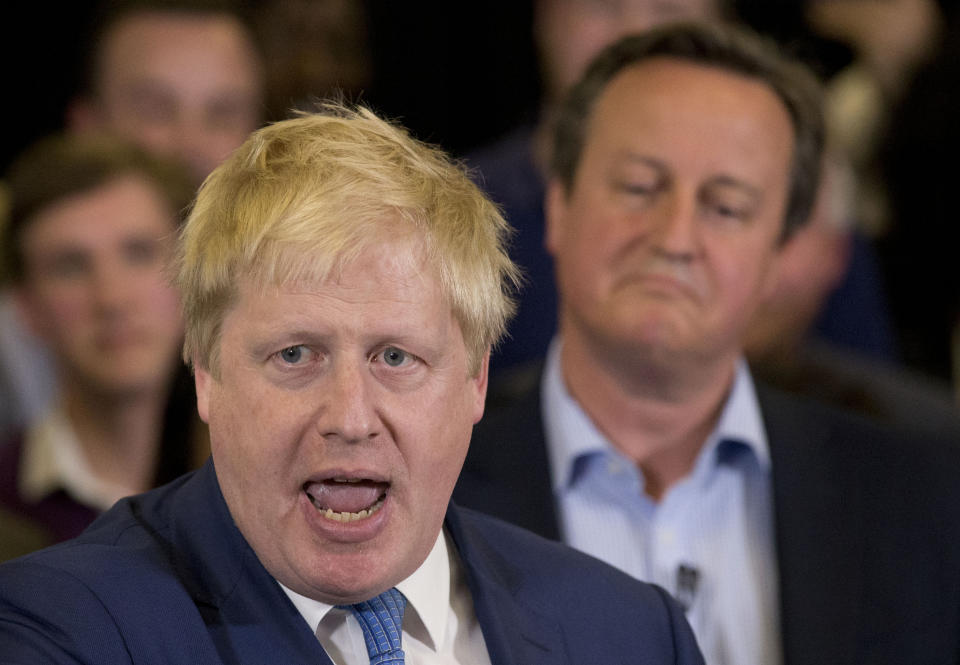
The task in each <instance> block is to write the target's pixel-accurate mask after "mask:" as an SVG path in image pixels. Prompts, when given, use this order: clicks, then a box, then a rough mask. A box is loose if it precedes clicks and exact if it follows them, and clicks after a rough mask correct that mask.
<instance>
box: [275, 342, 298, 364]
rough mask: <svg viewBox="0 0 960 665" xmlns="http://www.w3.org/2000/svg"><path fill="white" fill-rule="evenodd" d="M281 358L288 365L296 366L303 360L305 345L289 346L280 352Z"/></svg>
mask: <svg viewBox="0 0 960 665" xmlns="http://www.w3.org/2000/svg"><path fill="white" fill-rule="evenodd" d="M280 358H281V360H283V361H284V362H286V363H289V364H291V365H295V364H297V363H298V362H300V361H301V360H302V359H303V345H302V344H298V345H297V346H289V347H287V348H285V349H283V350H282V351H281V352H280Z"/></svg>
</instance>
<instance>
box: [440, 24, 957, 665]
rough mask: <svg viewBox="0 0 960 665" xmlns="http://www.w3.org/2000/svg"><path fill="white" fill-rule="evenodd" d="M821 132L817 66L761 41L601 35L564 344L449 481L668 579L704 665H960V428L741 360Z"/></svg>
mask: <svg viewBox="0 0 960 665" xmlns="http://www.w3.org/2000/svg"><path fill="white" fill-rule="evenodd" d="M822 132H823V129H822V120H821V116H820V108H819V95H818V90H817V86H816V83H815V82H814V81H813V79H812V78H811V76H810V75H809V74H808V73H807V72H806V71H805V70H803V69H802V68H800V67H799V66H798V65H797V64H795V63H793V62H791V61H789V60H786V59H784V58H783V57H782V56H780V55H779V54H778V53H777V52H776V51H775V50H773V49H772V48H771V47H770V46H769V45H767V44H765V43H764V42H762V41H760V40H759V39H758V38H756V37H755V36H752V35H750V34H748V33H746V32H743V31H739V30H735V29H732V28H726V27H713V28H710V27H707V26H699V25H692V24H691V25H674V26H669V27H664V28H662V29H659V30H654V31H651V32H648V33H646V34H643V35H638V36H633V37H628V38H625V39H624V40H622V41H620V42H618V43H617V44H615V45H613V46H611V47H610V48H608V49H607V50H605V51H604V52H602V53H601V54H600V56H599V57H598V59H597V60H595V61H594V63H593V64H592V65H591V66H590V68H589V69H588V70H587V72H586V74H585V75H584V77H583V78H582V79H581V80H580V81H579V83H578V84H577V85H576V86H575V87H574V89H573V91H572V93H571V95H570V96H569V97H568V99H567V101H566V102H565V105H564V106H563V108H562V109H561V111H560V115H559V117H558V126H557V133H556V141H555V145H554V155H553V166H552V174H553V176H552V180H551V183H550V185H549V188H548V193H547V199H546V208H547V222H548V224H547V245H548V247H549V249H550V251H551V253H552V254H553V257H554V259H555V262H556V267H557V281H558V288H559V295H560V301H561V316H560V332H559V335H558V336H557V337H556V338H555V340H554V343H553V345H552V347H551V350H550V352H549V355H548V357H547V360H546V365H545V367H544V369H543V372H542V376H540V377H539V380H538V381H536V384H537V385H536V386H534V387H533V388H531V389H530V390H529V391H528V392H527V393H526V394H525V395H523V396H522V397H520V398H519V401H518V402H516V403H514V404H513V405H511V406H510V407H508V408H506V409H504V410H503V411H501V412H500V413H496V414H491V415H490V416H488V418H487V419H485V420H484V421H482V422H481V423H480V424H479V426H478V427H477V428H476V430H475V435H474V442H473V446H472V448H471V453H470V456H469V457H468V460H467V463H466V466H465V470H464V474H463V475H462V476H461V479H460V483H459V485H458V490H457V492H455V495H454V496H455V498H456V499H458V500H459V501H461V502H463V503H465V504H466V505H470V506H473V507H476V508H480V509H483V510H487V511H489V512H492V513H494V514H497V515H500V516H502V517H505V518H507V519H512V520H514V521H515V522H517V523H519V524H522V525H523V526H526V527H528V528H531V529H534V530H536V531H539V532H540V533H542V534H544V535H547V536H550V537H553V538H558V539H560V538H562V539H563V540H564V541H565V542H567V543H569V544H572V545H574V546H575V547H577V548H579V549H581V550H584V551H586V552H588V553H591V554H594V555H595V556H598V557H599V558H602V559H604V560H606V561H608V562H610V563H613V564H615V565H616V566H618V567H619V568H621V569H623V570H625V571H627V572H629V573H631V574H632V575H634V576H636V577H639V578H641V579H645V580H652V581H657V582H658V583H659V584H661V585H663V586H665V587H667V588H668V589H670V590H672V591H673V592H674V593H675V594H676V596H677V597H678V598H679V599H680V600H681V602H683V603H684V604H685V605H686V606H687V616H688V618H689V619H690V621H691V624H692V626H693V628H694V631H695V633H696V634H697V639H698V641H699V643H700V645H701V647H702V649H703V651H704V654H705V657H706V660H707V662H710V663H713V664H716V665H723V664H729V665H741V664H749V663H756V664H763V665H770V664H775V663H780V662H782V663H787V664H790V665H796V664H800V663H803V664H806V663H809V664H811V665H812V664H814V663H838V664H839V663H850V664H851V665H852V664H853V663H859V664H862V663H892V662H937V663H954V662H956V659H957V653H958V647H957V637H958V633H957V627H958V619H960V603H958V599H960V593H958V592H960V548H958V544H960V490H958V487H957V483H956V477H957V473H958V469H960V464H958V460H957V451H956V450H955V446H953V445H952V444H954V443H955V442H949V444H948V443H942V442H934V441H931V440H929V438H925V437H914V438H908V437H906V436H903V435H901V434H900V433H897V432H894V431H888V430H885V429H882V428H880V427H878V426H875V425H873V424H871V423H868V422H866V421H862V420H860V419H857V418H855V417H852V416H848V415H846V414H843V413H838V412H833V411H830V410H829V409H827V408H823V407H819V406H815V405H809V404H801V403H797V402H793V401H790V400H788V399H786V398H784V397H782V396H778V395H775V394H773V393H769V392H767V391H763V390H760V389H757V388H755V387H754V384H753V381H752V379H751V376H750V372H749V370H748V368H747V366H746V364H745V362H744V361H743V359H742V344H743V336H744V332H745V329H746V327H747V325H748V322H749V320H750V317H751V314H752V313H753V311H754V310H755V309H756V308H757V306H758V304H759V303H760V302H762V301H763V299H764V298H765V297H766V296H767V295H768V294H769V292H770V291H771V289H772V287H773V285H774V283H775V277H776V274H777V268H778V258H779V252H780V248H781V247H782V246H783V243H784V242H785V241H786V239H787V238H789V236H790V234H791V232H792V231H793V230H794V229H796V228H797V227H799V226H800V225H801V224H803V223H804V222H805V221H806V219H807V216H808V214H809V211H810V207H811V205H812V203H813V200H814V194H815V189H816V184H817V181H818V170H819V167H820V161H821V148H822V146H821V144H822Z"/></svg>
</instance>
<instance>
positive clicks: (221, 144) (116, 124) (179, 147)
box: [78, 13, 261, 182]
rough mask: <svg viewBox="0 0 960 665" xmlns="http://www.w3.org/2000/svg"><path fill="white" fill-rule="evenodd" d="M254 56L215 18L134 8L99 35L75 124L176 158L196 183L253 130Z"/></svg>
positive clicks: (241, 37) (223, 19)
mask: <svg viewBox="0 0 960 665" xmlns="http://www.w3.org/2000/svg"><path fill="white" fill-rule="evenodd" d="M260 99H261V90H260V71H259V64H258V62H257V56H256V54H255V52H254V50H253V47H252V45H251V43H250V40H249V37H248V36H247V35H246V33H245V32H244V30H243V27H242V26H241V24H240V23H239V22H238V21H236V20H235V19H233V18H230V17H227V16H217V15H209V16H205V15H189V14H183V15H181V14H176V13H141V14H135V15H132V16H129V17H126V18H124V19H121V20H120V22H119V23H118V24H117V25H115V26H114V27H113V28H112V29H111V30H110V31H109V32H108V33H107V35H106V38H105V43H104V45H103V52H102V58H101V61H100V63H99V78H98V81H97V98H96V99H95V100H93V101H92V102H90V104H89V105H88V106H87V107H86V108H85V110H84V112H83V113H81V114H79V115H80V117H79V119H78V123H79V124H80V125H86V126H90V127H96V128H98V129H105V130H108V131H111V132H115V133H117V134H119V135H120V136H123V137H124V138H127V139H130V140H132V141H135V142H137V143H139V144H140V145H142V146H144V147H145V148H147V149H148V150H152V151H155V152H157V153H159V154H163V155H167V156H172V157H175V158H178V159H180V160H182V161H183V162H184V163H185V164H186V165H187V166H188V167H189V168H190V170H191V172H192V173H193V175H194V177H195V178H196V180H197V181H198V182H199V181H201V180H202V179H203V178H205V177H206V176H207V174H208V173H210V171H212V170H213V169H214V167H216V166H217V165H218V164H219V163H220V162H221V161H222V160H223V159H224V158H225V157H227V155H229V154H230V152H231V151H232V150H233V149H234V148H236V147H237V146H239V145H240V144H241V143H242V142H243V141H244V140H245V139H246V138H247V135H248V134H249V133H250V132H251V131H252V130H254V129H255V128H256V127H257V124H258V121H259V115H260V108H259V107H260Z"/></svg>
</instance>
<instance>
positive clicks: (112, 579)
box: [0, 463, 703, 665]
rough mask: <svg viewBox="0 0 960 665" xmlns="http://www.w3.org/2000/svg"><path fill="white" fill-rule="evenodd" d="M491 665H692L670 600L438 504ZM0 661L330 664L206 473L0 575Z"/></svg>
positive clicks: (594, 564)
mask: <svg viewBox="0 0 960 665" xmlns="http://www.w3.org/2000/svg"><path fill="white" fill-rule="evenodd" d="M445 526H446V528H447V530H448V532H449V534H450V535H451V537H452V539H453V542H454V544H455V546H456V549H457V552H458V553H459V555H460V558H461V561H462V562H463V566H464V569H465V571H466V575H467V579H468V583H469V586H470V590H471V593H472V594H473V600H474V606H475V609H476V614H477V618H478V620H479V622H480V626H481V628H482V630H483V636H484V639H485V641H486V644H487V649H488V651H489V654H490V658H491V661H492V662H493V663H494V664H508V663H516V664H517V665H536V664H538V663H540V664H543V665H546V664H547V663H550V664H556V663H570V664H571V665H573V664H578V665H582V664H586V663H650V664H653V663H684V664H686V663H702V662H703V660H702V658H701V656H700V654H699V651H698V649H697V647H696V644H695V642H694V640H693V636H692V633H691V632H690V629H689V626H688V625H687V624H686V621H685V619H684V618H683V615H682V612H681V611H680V610H679V609H678V607H677V606H676V605H675V604H674V603H673V601H672V600H671V599H670V598H669V596H668V595H667V594H666V593H665V592H664V591H662V590H661V589H657V588H655V587H653V586H649V585H643V584H640V583H638V582H636V581H635V580H631V579H629V578H628V577H626V576H625V575H623V574H622V573H620V572H619V571H616V570H614V569H612V568H610V567H608V566H606V565H604V564H601V563H600V562H598V561H596V560H594V559H591V558H589V557H585V556H581V555H579V554H578V553H576V552H574V551H573V550H570V549H569V548H566V547H560V546H557V544H556V543H552V542H550V541H547V540H544V539H542V538H539V537H537V536H534V535H532V534H530V533H528V532H525V531H523V530H521V529H518V528H516V527H514V526H512V525H508V524H505V523H502V522H500V521H498V520H493V519H491V518H489V517H487V516H484V515H480V514H477V513H474V512H473V511H469V510H461V509H458V508H457V507H455V506H453V505H451V506H450V509H449V511H448V514H447V520H446V525H445ZM0 663H22V664H30V665H34V664H35V663H88V664H90V665H114V664H117V665H119V664H120V663H137V664H141V663H143V664H159V663H204V664H214V663H250V664H257V665H264V664H265V663H284V664H285V665H293V664H301V663H302V664H304V665H307V664H309V665H319V664H324V663H326V664H328V665H329V663H330V661H329V659H328V658H327V656H326V654H325V653H324V651H323V649H322V648H321V646H320V643H319V641H318V640H317V638H316V637H315V636H314V634H313V631H312V630H311V629H310V628H309V627H308V626H307V623H306V622H305V621H304V620H303V618H302V616H301V615H300V614H299V613H298V612H297V610H296V608H295V607H294V606H293V604H292V603H291V602H290V601H289V599H288V598H287V597H286V595H285V594H284V593H283V591H282V589H281V588H280V586H279V585H278V584H277V582H276V581H275V580H274V579H273V578H272V577H271V576H270V574H269V573H268V572H267V570H266V569H265V568H264V567H263V566H262V565H261V564H260V561H259V559H258V558H257V556H256V554H255V553H254V552H253V550H252V549H251V548H250V546H249V545H248V544H247V542H246V540H245V539H244V538H243V536H242V535H241V533H240V532H239V530H238V529H237V528H236V527H235V525H234V523H233V521H232V519H231V517H230V514H229V511H228V509H227V506H226V503H225V502H224V500H223V497H222V495H221V493H220V489H219V486H218V484H217V480H216V475H215V472H214V469H213V465H212V463H208V464H207V465H206V466H205V467H204V468H203V469H201V470H200V471H199V472H197V473H195V474H190V475H188V476H184V477H183V478H182V479H180V480H178V481H175V482H174V483H172V484H171V485H168V486H166V487H163V488H160V489H158V490H154V491H152V492H149V493H147V494H143V495H140V496H137V497H132V498H130V499H125V500H123V501H121V502H119V503H118V504H117V505H116V506H115V507H114V508H113V509H111V510H110V511H108V512H107V513H105V514H104V515H103V516H101V517H100V518H99V519H98V520H97V521H96V522H95V523H94V524H93V525H91V527H90V528H89V529H88V530H87V531H86V532H85V533H84V534H83V535H81V536H80V537H79V538H78V539H76V540H73V541H69V542H67V543H64V544H62V545H58V546H56V547H53V548H49V549H47V550H42V551H40V552H37V553H34V554H32V555H28V556H26V557H23V558H20V559H16V560H14V561H11V562H8V563H6V564H3V565H2V566H0Z"/></svg>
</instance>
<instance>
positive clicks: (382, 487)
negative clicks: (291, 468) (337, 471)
mask: <svg viewBox="0 0 960 665" xmlns="http://www.w3.org/2000/svg"><path fill="white" fill-rule="evenodd" d="M389 487H390V484H389V483H385V482H378V481H375V480H366V479H362V478H330V479H328V480H324V481H320V482H316V481H309V482H306V483H304V485H303V491H304V492H305V493H306V494H307V497H308V498H309V499H310V502H311V503H312V504H313V507H314V508H316V509H317V510H318V511H320V513H321V514H323V516H324V517H326V518H327V519H331V520H335V521H337V522H356V521H357V520H362V519H366V518H367V517H370V516H371V515H373V514H374V513H375V512H377V511H378V510H380V508H381V507H383V502H384V500H385V499H386V497H387V490H388V489H389Z"/></svg>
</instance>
